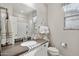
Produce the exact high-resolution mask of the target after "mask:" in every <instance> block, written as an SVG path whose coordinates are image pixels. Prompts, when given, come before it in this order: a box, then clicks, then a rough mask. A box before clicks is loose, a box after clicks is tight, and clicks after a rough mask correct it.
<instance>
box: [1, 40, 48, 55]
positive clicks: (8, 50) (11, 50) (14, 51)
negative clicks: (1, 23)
mask: <svg viewBox="0 0 79 59" xmlns="http://www.w3.org/2000/svg"><path fill="white" fill-rule="evenodd" d="M35 41H37V42H38V44H39V46H40V45H42V44H44V43H46V42H48V41H46V40H44V39H37V40H35ZM21 43H23V42H18V43H16V44H14V45H10V46H6V47H2V51H1V56H18V55H21V54H23V53H25V52H28V51H29V48H28V47H26V46H21V45H20V44H21Z"/></svg>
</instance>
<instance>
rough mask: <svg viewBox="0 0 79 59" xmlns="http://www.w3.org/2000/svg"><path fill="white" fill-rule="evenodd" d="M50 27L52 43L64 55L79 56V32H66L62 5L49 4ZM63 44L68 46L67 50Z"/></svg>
mask: <svg viewBox="0 0 79 59" xmlns="http://www.w3.org/2000/svg"><path fill="white" fill-rule="evenodd" d="M48 25H49V28H50V31H51V43H52V45H53V43H54V45H55V46H56V47H57V48H58V49H59V51H60V53H61V54H62V55H79V30H64V12H63V8H62V6H61V4H48ZM61 42H65V43H67V44H68V46H67V47H66V48H63V47H62V46H61Z"/></svg>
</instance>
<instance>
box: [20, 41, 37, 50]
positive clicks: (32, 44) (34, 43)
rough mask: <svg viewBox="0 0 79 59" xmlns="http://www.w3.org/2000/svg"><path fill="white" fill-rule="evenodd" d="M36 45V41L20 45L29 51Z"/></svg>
mask: <svg viewBox="0 0 79 59" xmlns="http://www.w3.org/2000/svg"><path fill="white" fill-rule="evenodd" d="M36 45H37V42H36V41H27V42H23V43H21V46H27V47H29V48H30V49H31V48H33V47H35V46H36Z"/></svg>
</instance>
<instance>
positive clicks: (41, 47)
mask: <svg viewBox="0 0 79 59" xmlns="http://www.w3.org/2000/svg"><path fill="white" fill-rule="evenodd" d="M47 48H48V42H40V43H38V45H37V46H36V47H34V48H32V49H31V50H29V51H28V52H25V53H23V54H21V55H20V56H47Z"/></svg>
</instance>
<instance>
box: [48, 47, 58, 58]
mask: <svg viewBox="0 0 79 59" xmlns="http://www.w3.org/2000/svg"><path fill="white" fill-rule="evenodd" d="M48 53H49V54H50V55H51V56H57V55H59V50H58V49H57V48H55V47H48Z"/></svg>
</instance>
